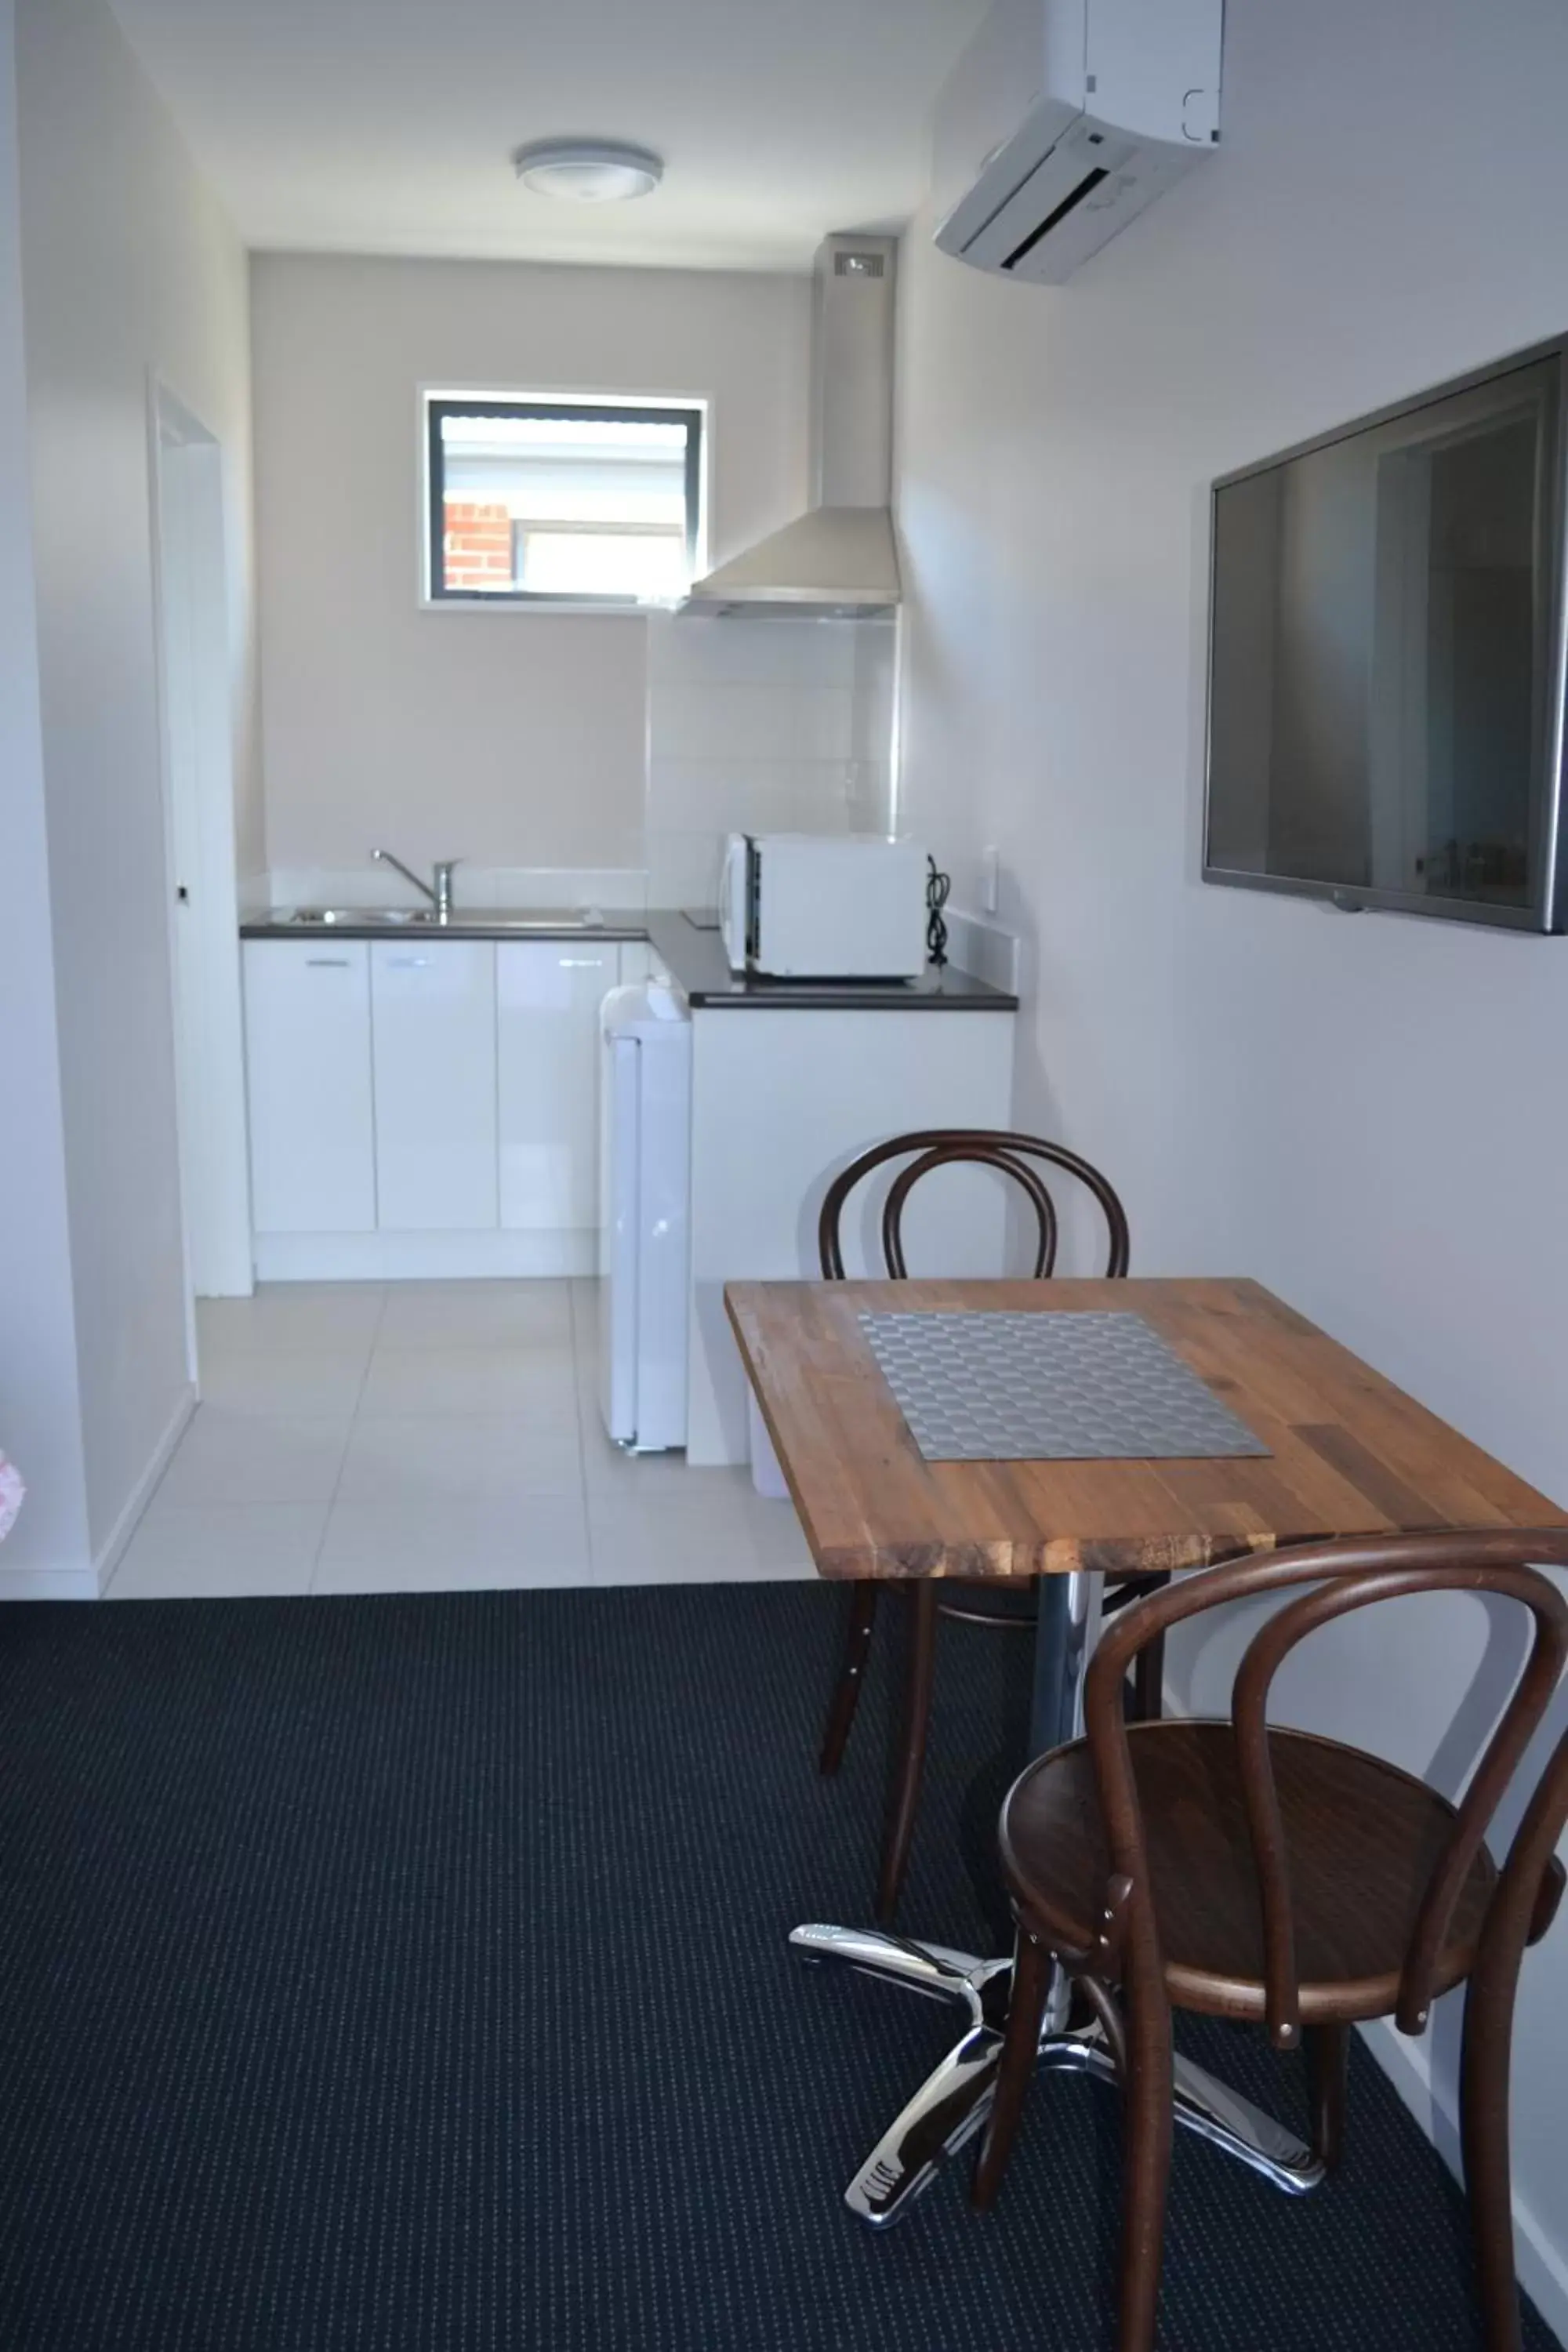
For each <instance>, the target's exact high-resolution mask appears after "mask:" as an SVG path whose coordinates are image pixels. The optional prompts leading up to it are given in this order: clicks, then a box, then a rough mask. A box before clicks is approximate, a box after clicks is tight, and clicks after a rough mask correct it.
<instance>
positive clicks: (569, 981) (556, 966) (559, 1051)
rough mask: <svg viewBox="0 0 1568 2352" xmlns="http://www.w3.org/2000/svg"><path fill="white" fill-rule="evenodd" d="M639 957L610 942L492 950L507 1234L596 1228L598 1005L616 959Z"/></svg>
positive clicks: (630, 945) (613, 980)
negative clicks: (494, 968) (498, 1025)
mask: <svg viewBox="0 0 1568 2352" xmlns="http://www.w3.org/2000/svg"><path fill="white" fill-rule="evenodd" d="M643 952H644V950H641V948H640V947H639V946H638V945H637V943H636V942H627V943H626V946H624V947H619V948H617V946H616V943H615V941H614V940H503V941H502V942H501V944H500V946H499V947H498V948H497V950H496V996H497V1003H498V1007H499V1020H500V1033H499V1037H498V1052H497V1069H498V1077H499V1088H498V1091H499V1100H500V1222H501V1223H502V1225H503V1226H504V1227H506V1228H508V1229H509V1230H510V1231H513V1232H520V1231H521V1232H534V1233H557V1234H586V1233H588V1232H589V1230H590V1229H592V1228H596V1226H597V1223H598V1139H597V1134H598V1082H599V1049H598V1032H599V1007H600V1005H601V1004H602V1003H603V1002H604V1000H605V996H606V995H607V994H608V992H609V991H610V990H611V989H612V988H615V987H616V986H617V985H618V983H619V982H620V980H621V979H622V977H623V963H624V959H626V958H627V957H628V955H629V956H630V957H631V958H633V959H634V960H635V959H636V958H637V957H639V956H640V955H641V954H642V953H643ZM638 976H640V974H639V975H638Z"/></svg>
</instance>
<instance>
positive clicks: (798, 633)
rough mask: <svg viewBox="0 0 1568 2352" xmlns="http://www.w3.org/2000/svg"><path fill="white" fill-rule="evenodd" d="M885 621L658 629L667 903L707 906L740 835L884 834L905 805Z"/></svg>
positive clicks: (652, 817) (651, 738) (652, 810)
mask: <svg viewBox="0 0 1568 2352" xmlns="http://www.w3.org/2000/svg"><path fill="white" fill-rule="evenodd" d="M895 672H896V635H895V631H894V628H893V626H892V625H890V624H889V623H886V622H849V621H835V622H795V623H789V622H736V621H717V620H696V619H692V618H690V617H688V616H681V617H677V616H674V615H670V614H659V615H656V616H655V617H654V618H653V619H651V620H650V622H649V625H648V787H647V861H648V890H649V897H650V899H651V901H652V903H654V904H655V905H668V904H671V903H674V904H678V905H679V904H689V903H690V902H692V901H693V900H701V901H708V900H710V899H711V898H712V896H713V891H714V887H715V882H716V877H717V874H718V867H719V856H720V847H721V842H722V840H723V836H724V835H726V834H727V833H731V832H742V833H775V832H776V833H792V832H801V833H874V832H879V831H882V830H883V829H885V828H886V826H887V825H888V824H889V817H890V812H891V806H892V767H891V753H892V727H893V691H894V678H895Z"/></svg>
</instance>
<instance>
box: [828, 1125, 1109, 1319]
mask: <svg viewBox="0 0 1568 2352" xmlns="http://www.w3.org/2000/svg"><path fill="white" fill-rule="evenodd" d="M906 1159H907V1160H910V1166H909V1167H907V1168H901V1169H900V1171H899V1172H898V1174H897V1175H896V1176H895V1177H894V1179H893V1181H892V1182H891V1183H890V1184H889V1187H888V1197H887V1199H886V1201H885V1202H883V1204H882V1257H883V1261H884V1264H885V1265H886V1268H887V1271H888V1274H889V1276H890V1277H891V1278H892V1280H893V1281H895V1282H903V1281H905V1280H907V1279H908V1276H909V1268H908V1266H907V1265H905V1263H904V1239H903V1220H904V1210H905V1207H906V1205H907V1204H908V1202H909V1197H910V1193H911V1192H913V1191H914V1189H915V1186H916V1185H917V1184H918V1183H919V1182H920V1181H921V1177H922V1176H929V1175H930V1173H931V1170H932V1169H933V1168H951V1167H952V1166H953V1165H954V1164H955V1163H956V1162H963V1161H968V1162H970V1163H971V1164H972V1165H974V1166H977V1167H982V1168H997V1169H1000V1170H1001V1171H1002V1173H1003V1174H1004V1175H1005V1176H1010V1177H1011V1178H1012V1179H1013V1181H1014V1182H1015V1183H1016V1184H1017V1185H1018V1186H1019V1187H1020V1188H1021V1190H1022V1191H1023V1192H1024V1194H1025V1196H1026V1199H1027V1201H1028V1202H1029V1204H1030V1206H1031V1207H1032V1209H1033V1210H1034V1212H1035V1224H1036V1229H1037V1247H1036V1250H1035V1278H1036V1279H1037V1280H1039V1279H1040V1278H1041V1277H1043V1276H1046V1275H1048V1274H1050V1273H1052V1272H1053V1271H1054V1269H1055V1266H1056V1262H1057V1242H1058V1234H1059V1232H1060V1227H1059V1223H1058V1217H1057V1210H1056V1203H1055V1202H1054V1201H1053V1200H1052V1199H1051V1196H1050V1193H1049V1192H1047V1189H1046V1184H1045V1181H1044V1180H1043V1178H1042V1177H1041V1175H1040V1172H1039V1170H1038V1169H1037V1167H1035V1166H1034V1165H1033V1164H1032V1163H1033V1162H1034V1161H1036V1160H1044V1161H1046V1162H1047V1164H1048V1165H1049V1166H1051V1167H1053V1168H1059V1169H1061V1170H1062V1171H1063V1172H1064V1173H1065V1174H1067V1175H1068V1176H1072V1177H1075V1178H1076V1179H1077V1180H1078V1181H1079V1183H1080V1184H1082V1185H1083V1186H1084V1188H1085V1190H1086V1191H1087V1192H1089V1193H1091V1194H1092V1196H1093V1198H1094V1199H1095V1200H1096V1201H1097V1202H1099V1204H1100V1209H1101V1211H1102V1212H1103V1213H1104V1216H1105V1223H1106V1231H1107V1234H1108V1235H1109V1237H1110V1253H1109V1257H1108V1260H1107V1264H1106V1268H1105V1271H1106V1273H1107V1275H1109V1276H1121V1275H1124V1274H1125V1273H1126V1271H1127V1259H1128V1250H1129V1243H1128V1235H1127V1214H1126V1212H1125V1210H1124V1209H1123V1208H1122V1206H1121V1202H1120V1201H1119V1200H1118V1199H1117V1197H1116V1194H1115V1193H1114V1192H1113V1191H1112V1190H1111V1188H1110V1184H1109V1183H1108V1182H1107V1181H1106V1180H1105V1178H1104V1177H1103V1176H1102V1175H1101V1174H1100V1171H1099V1169H1098V1168H1094V1167H1091V1166H1090V1165H1089V1161H1088V1160H1080V1159H1079V1156H1078V1154H1077V1152H1076V1151H1068V1150H1065V1149H1064V1147H1063V1146H1062V1145H1061V1144H1059V1143H1047V1142H1045V1141H1044V1140H1043V1139H1042V1138H1041V1137H1039V1136H1037V1135H1009V1134H1006V1133H1005V1132H1003V1131H1001V1130H994V1129H990V1128H984V1127H933V1128H926V1129H921V1131H920V1132H918V1133H916V1134H913V1135H895V1136H894V1137H893V1138H892V1139H890V1141H889V1142H887V1143H879V1144H876V1145H874V1146H873V1147H872V1149H871V1150H869V1151H863V1152H862V1153H861V1154H860V1157H859V1158H858V1160H851V1161H850V1163H849V1165H848V1167H847V1168H846V1169H845V1170H844V1171H842V1173H841V1174H839V1175H837V1176H836V1177H835V1178H834V1180H833V1181H832V1183H831V1184H830V1185H829V1186H828V1188H827V1197H826V1200H825V1201H824V1202H823V1203H822V1215H821V1217H820V1219H819V1220H818V1223H817V1229H816V1238H817V1247H818V1250H819V1252H820V1255H821V1258H822V1272H823V1277H824V1279H825V1280H826V1281H828V1282H842V1281H843V1280H844V1251H843V1246H842V1244H841V1241H840V1230H839V1229H840V1225H841V1223H842V1220H843V1213H844V1204H845V1202H847V1200H848V1198H849V1195H850V1193H851V1192H854V1190H855V1188H856V1186H857V1185H858V1183H860V1182H861V1181H862V1180H863V1179H864V1178H865V1177H867V1176H869V1175H870V1174H871V1172H872V1171H873V1170H874V1169H877V1168H880V1167H882V1166H883V1165H884V1164H885V1162H886V1161H888V1160H906Z"/></svg>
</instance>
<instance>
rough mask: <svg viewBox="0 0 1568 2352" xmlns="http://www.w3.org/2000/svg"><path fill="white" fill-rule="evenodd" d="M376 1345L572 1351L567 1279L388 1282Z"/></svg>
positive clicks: (389, 1347)
mask: <svg viewBox="0 0 1568 2352" xmlns="http://www.w3.org/2000/svg"><path fill="white" fill-rule="evenodd" d="M377 1345H378V1347H380V1348H385V1349H407V1348H446V1349H452V1348H508V1349H518V1348H536V1347H550V1348H561V1349H569V1348H570V1347H571V1345H572V1294H571V1291H570V1289H569V1288H568V1286H567V1285H566V1284H565V1283H564V1282H400V1283H394V1284H392V1285H391V1286H389V1289H388V1294H387V1300H386V1307H385V1311H384V1314H383V1316H382V1321H381V1328H380V1331H379V1332H378V1334H377Z"/></svg>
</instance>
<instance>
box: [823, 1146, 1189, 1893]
mask: <svg viewBox="0 0 1568 2352" xmlns="http://www.w3.org/2000/svg"><path fill="white" fill-rule="evenodd" d="M889 1160H907V1161H909V1163H910V1164H909V1165H908V1166H907V1167H904V1168H901V1169H900V1171H899V1172H898V1174H897V1175H896V1176H895V1177H894V1178H893V1180H892V1181H891V1183H890V1184H889V1187H888V1192H887V1197H886V1200H885V1201H884V1202H883V1206H882V1215H881V1248H882V1261H883V1266H884V1270H885V1272H886V1274H887V1276H889V1279H890V1280H892V1281H894V1282H903V1281H906V1280H907V1279H908V1276H909V1267H908V1266H907V1265H906V1264H905V1261H904V1240H903V1219H904V1211H905V1209H906V1208H907V1207H908V1205H909V1201H910V1194H911V1193H912V1192H913V1191H914V1189H915V1187H916V1185H917V1184H918V1183H919V1182H920V1181H921V1178H922V1177H924V1176H927V1175H929V1174H930V1173H931V1171H932V1170H933V1169H937V1168H951V1167H952V1166H953V1165H955V1164H958V1163H969V1164H972V1165H976V1166H980V1167H984V1168H995V1169H998V1170H999V1171H1001V1172H1002V1173H1003V1174H1004V1175H1005V1176H1008V1177H1011V1178H1012V1180H1013V1181H1014V1182H1015V1183H1016V1184H1017V1185H1018V1186H1019V1188H1020V1189H1021V1191H1022V1192H1023V1193H1024V1196H1025V1198H1026V1201H1027V1202H1028V1203H1029V1206H1030V1208H1031V1209H1032V1210H1033V1212H1034V1219H1035V1234H1036V1246H1035V1264H1034V1275H1035V1278H1036V1279H1037V1280H1039V1279H1043V1278H1044V1277H1046V1276H1049V1275H1050V1274H1052V1273H1053V1272H1054V1271H1055V1267H1056V1262H1057V1247H1058V1238H1059V1234H1060V1223H1059V1219H1058V1213H1057V1208H1056V1203H1055V1202H1054V1201H1053V1200H1052V1198H1051V1195H1050V1192H1048V1190H1047V1185H1046V1181H1045V1180H1044V1178H1043V1177H1042V1176H1041V1174H1040V1172H1039V1169H1038V1167H1037V1165H1035V1163H1036V1162H1044V1163H1045V1164H1046V1165H1047V1166H1048V1167H1051V1168H1056V1169H1058V1170H1060V1171H1062V1172H1063V1173H1064V1174H1066V1175H1068V1176H1070V1177H1072V1178H1073V1179H1074V1180H1076V1181H1077V1182H1078V1183H1079V1184H1080V1185H1082V1186H1083V1188H1084V1190H1085V1191H1086V1192H1088V1193H1089V1195H1090V1196H1091V1198H1092V1199H1093V1201H1094V1202H1096V1203H1097V1205H1098V1207H1099V1209H1100V1212H1101V1213H1102V1215H1103V1217H1104V1221H1105V1227H1106V1233H1107V1237H1108V1241H1109V1254H1108V1257H1107V1262H1106V1267H1105V1271H1106V1274H1107V1276H1110V1278H1112V1279H1119V1278H1120V1277H1121V1276H1123V1275H1125V1273H1126V1272H1127V1261H1128V1254H1129V1246H1130V1245H1129V1240H1128V1232H1127V1216H1126V1212H1125V1211H1124V1210H1123V1208H1122V1206H1121V1202H1120V1201H1119V1200H1118V1199H1117V1197H1116V1194H1115V1192H1113V1191H1112V1190H1111V1187H1110V1184H1109V1183H1108V1182H1107V1181H1106V1179H1105V1178H1104V1177H1103V1176H1102V1175H1101V1174H1100V1171H1099V1169H1098V1168H1094V1167H1091V1166H1090V1164H1089V1161H1088V1160H1080V1159H1079V1157H1078V1155H1077V1153H1076V1152H1072V1151H1068V1150H1064V1149H1063V1147H1062V1146H1061V1145H1060V1144H1058V1143H1047V1142H1045V1141H1043V1140H1042V1139H1041V1138H1040V1137H1038V1136H1034V1135H1009V1134H1006V1133H1004V1132H1001V1131H994V1130H992V1129H988V1128H932V1129H927V1130H924V1131H922V1132H921V1133H917V1134H912V1135H898V1136H895V1137H893V1139H891V1141H890V1142H887V1143H879V1144H877V1145H876V1146H875V1147H874V1148H873V1149H872V1150H869V1151H864V1152H862V1153H861V1154H860V1156H859V1158H858V1160H852V1161H851V1162H850V1164H849V1166H848V1167H847V1168H846V1169H845V1170H844V1171H842V1172H841V1174H839V1175H838V1176H837V1177H836V1178H835V1179H834V1181H833V1182H832V1184H830V1185H829V1187H828V1190H827V1194H826V1199H825V1200H824V1202H823V1204H822V1214H821V1217H820V1219H819V1221H818V1225H817V1246H818V1250H819V1253H820V1256H821V1261H822V1272H823V1278H824V1280H826V1281H828V1282H842V1281H843V1280H844V1278H845V1274H844V1249H843V1240H842V1228H843V1223H844V1211H845V1207H846V1204H847V1202H848V1200H849V1198H850V1195H851V1194H852V1193H853V1192H855V1191H856V1190H857V1188H858V1186H859V1185H860V1184H861V1183H862V1182H863V1181H864V1180H865V1179H866V1178H867V1177H868V1176H869V1175H871V1174H872V1173H873V1172H874V1171H876V1170H877V1169H879V1168H881V1167H884V1166H886V1164H887V1163H888V1161H889ZM1164 1581H1165V1579H1164V1578H1163V1576H1144V1577H1136V1578H1132V1577H1130V1578H1124V1579H1121V1580H1119V1581H1118V1582H1117V1583H1116V1584H1115V1585H1114V1586H1112V1587H1111V1588H1110V1591H1109V1598H1108V1602H1107V1605H1108V1606H1109V1607H1110V1608H1115V1607H1116V1606H1117V1605H1118V1603H1119V1601H1121V1599H1123V1598H1126V1599H1131V1598H1132V1597H1133V1595H1134V1594H1135V1593H1138V1592H1145V1591H1152V1590H1154V1589H1155V1588H1156V1587H1157V1586H1159V1585H1161V1584H1163V1582H1164ZM880 1590H881V1588H880V1586H879V1585H878V1584H876V1583H874V1582H872V1581H870V1580H864V1581H860V1582H858V1583H856V1584H854V1585H852V1586H851V1588H850V1602H849V1623H848V1630H847V1636H846V1639H845V1645H844V1657H843V1664H842V1665H841V1666H840V1669H839V1674H838V1680H837V1685H836V1686H835V1689H834V1694H833V1700H832V1705H831V1706H830V1707H829V1709H828V1716H827V1727H826V1732H825V1734H824V1737H823V1742H822V1755H821V1759H820V1763H821V1769H822V1770H823V1771H824V1772H827V1773H832V1772H837V1769H838V1767H839V1765H840V1763H841V1762H842V1761H843V1758H844V1748H845V1743H846V1742H847V1739H848V1737H849V1729H850V1726H851V1724H852V1723H853V1722H854V1720H855V1709H856V1706H857V1703H858V1699H859V1696H860V1685H861V1683H862V1681H863V1680H864V1677H865V1673H866V1664H867V1660H868V1656H869V1654H870V1646H871V1631H872V1625H873V1622H874V1621H875V1618H876V1613H877V1601H878V1595H879V1591H880ZM955 1591H957V1592H960V1593H963V1594H965V1595H968V1596H973V1597H966V1598H963V1599H955V1598H953V1597H952V1595H953V1594H954V1592H955ZM904 1598H905V1599H906V1601H907V1604H908V1606H909V1609H910V1615H911V1618H912V1623H911V1625H910V1643H909V1653H908V1668H907V1673H906V1677H905V1685H904V1694H903V1719H902V1727H901V1734H900V1745H899V1748H898V1751H897V1753H896V1755H895V1758H894V1761H893V1767H892V1772H891V1776H890V1780H889V1790H888V1807H887V1816H886V1826H885V1829H884V1832H883V1838H882V1853H881V1860H880V1863H879V1868H878V1874H877V1917H878V1919H879V1922H880V1923H881V1924H882V1925H883V1926H884V1927H886V1926H888V1925H889V1924H890V1922H891V1920H892V1918H893V1915H894V1913H895V1912H896V1910H897V1909H898V1903H899V1895H900V1891H901V1889H902V1886H903V1883H904V1874H905V1871H906V1870H907V1868H908V1866H909V1858H910V1843H911V1841H912V1839H913V1836H914V1827H915V1815H916V1812H917V1811H918V1808H919V1804H920V1790H921V1776H922V1772H923V1769H924V1764H925V1751H926V1741H927V1737H928V1734H929V1731H930V1727H931V1691H932V1686H933V1684H934V1682H935V1677H936V1627H937V1620H938V1619H939V1618H941V1617H947V1618H954V1619H957V1620H959V1621H960V1622H963V1623H964V1624H967V1625H983V1626H986V1627H989V1628H991V1629H993V1630H996V1631H1002V1632H1011V1633H1017V1632H1020V1631H1022V1632H1025V1633H1033V1631H1034V1626H1035V1608H1036V1604H1035V1596H1034V1594H1033V1593H1032V1592H1030V1593H1028V1594H1027V1595H1026V1608H1025V1609H1024V1610H1023V1611H1019V1610H1017V1609H1011V1610H1010V1609H1008V1608H1007V1607H1006V1605H1005V1598H1002V1597H999V1596H998V1595H997V1594H996V1591H995V1587H994V1585H987V1584H983V1583H980V1582H979V1581H978V1580H976V1581H975V1582H973V1583H969V1584H964V1583H962V1582H960V1583H958V1584H956V1585H955V1584H954V1582H953V1581H951V1580H948V1581H944V1582H942V1584H940V1585H939V1584H938V1583H937V1582H936V1581H935V1580H932V1579H931V1578H926V1577H921V1578H916V1579H914V1580H911V1582H910V1586H909V1588H908V1591H907V1593H906V1594H905V1595H904ZM1163 1664H1164V1661H1163V1649H1162V1646H1161V1644H1160V1643H1158V1642H1154V1643H1150V1645H1149V1647H1148V1649H1147V1651H1146V1653H1145V1654H1144V1655H1143V1656H1142V1659H1141V1660H1140V1664H1139V1675H1138V1680H1137V1682H1136V1685H1135V1686H1134V1691H1133V1709H1134V1712H1135V1713H1136V1714H1137V1715H1138V1716H1140V1717H1145V1716H1150V1717H1152V1716H1157V1715H1158V1714H1159V1712H1160V1691H1161V1684H1162V1678H1163Z"/></svg>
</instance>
